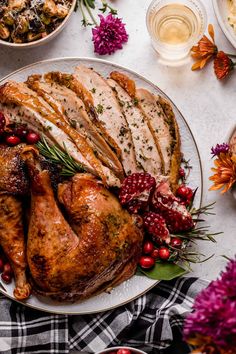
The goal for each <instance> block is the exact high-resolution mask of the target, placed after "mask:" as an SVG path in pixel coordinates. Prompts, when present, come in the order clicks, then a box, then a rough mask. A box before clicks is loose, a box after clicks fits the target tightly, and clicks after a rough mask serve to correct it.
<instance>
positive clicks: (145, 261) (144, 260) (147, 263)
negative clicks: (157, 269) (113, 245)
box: [139, 256, 155, 269]
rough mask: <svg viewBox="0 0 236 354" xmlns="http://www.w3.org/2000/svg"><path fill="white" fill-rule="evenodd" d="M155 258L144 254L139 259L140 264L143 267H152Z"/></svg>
mask: <svg viewBox="0 0 236 354" xmlns="http://www.w3.org/2000/svg"><path fill="white" fill-rule="evenodd" d="M154 264H155V259H154V258H152V257H149V256H142V257H141V258H140V260H139V265H140V267H141V268H143V269H150V268H152V267H153V266H154Z"/></svg>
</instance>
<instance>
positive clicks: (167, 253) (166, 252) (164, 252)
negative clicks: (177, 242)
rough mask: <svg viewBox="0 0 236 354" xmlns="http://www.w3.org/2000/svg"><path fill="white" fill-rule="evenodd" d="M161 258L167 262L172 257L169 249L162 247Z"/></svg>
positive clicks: (160, 250)
mask: <svg viewBox="0 0 236 354" xmlns="http://www.w3.org/2000/svg"><path fill="white" fill-rule="evenodd" d="M159 257H160V259H162V260H163V261H166V260H167V259H168V258H169V257H170V251H169V249H168V248H167V247H161V248H160V249H159Z"/></svg>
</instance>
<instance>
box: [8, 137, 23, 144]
mask: <svg viewBox="0 0 236 354" xmlns="http://www.w3.org/2000/svg"><path fill="white" fill-rule="evenodd" d="M20 142H21V140H20V138H19V137H18V136H15V135H8V136H7V137H6V143H7V144H8V145H10V146H15V145H18V144H20Z"/></svg>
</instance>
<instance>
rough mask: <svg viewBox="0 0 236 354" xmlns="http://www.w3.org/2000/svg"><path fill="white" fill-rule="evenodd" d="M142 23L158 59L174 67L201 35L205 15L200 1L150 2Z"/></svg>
mask: <svg viewBox="0 0 236 354" xmlns="http://www.w3.org/2000/svg"><path fill="white" fill-rule="evenodd" d="M146 24H147V29H148V32H149V34H150V37H151V41H152V45H153V47H154V49H155V50H156V51H157V53H158V54H159V58H160V60H161V61H162V62H164V63H167V64H170V65H177V64H178V63H180V62H182V61H184V59H186V58H187V56H188V54H189V52H190V49H191V47H192V46H193V45H194V44H196V43H197V42H198V41H199V39H200V38H201V37H202V35H203V34H204V32H205V30H206V25H207V14H206V10H205V7H204V6H203V4H202V2H201V1H200V0H153V1H152V2H151V4H150V6H149V8H148V11H147V16H146Z"/></svg>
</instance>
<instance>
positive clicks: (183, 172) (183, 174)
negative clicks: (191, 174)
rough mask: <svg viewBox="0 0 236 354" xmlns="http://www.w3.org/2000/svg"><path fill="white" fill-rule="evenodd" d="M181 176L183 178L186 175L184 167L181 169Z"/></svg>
mask: <svg viewBox="0 0 236 354" xmlns="http://www.w3.org/2000/svg"><path fill="white" fill-rule="evenodd" d="M179 176H180V177H181V178H184V177H185V170H184V169H183V168H182V167H181V168H180V169H179Z"/></svg>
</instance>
